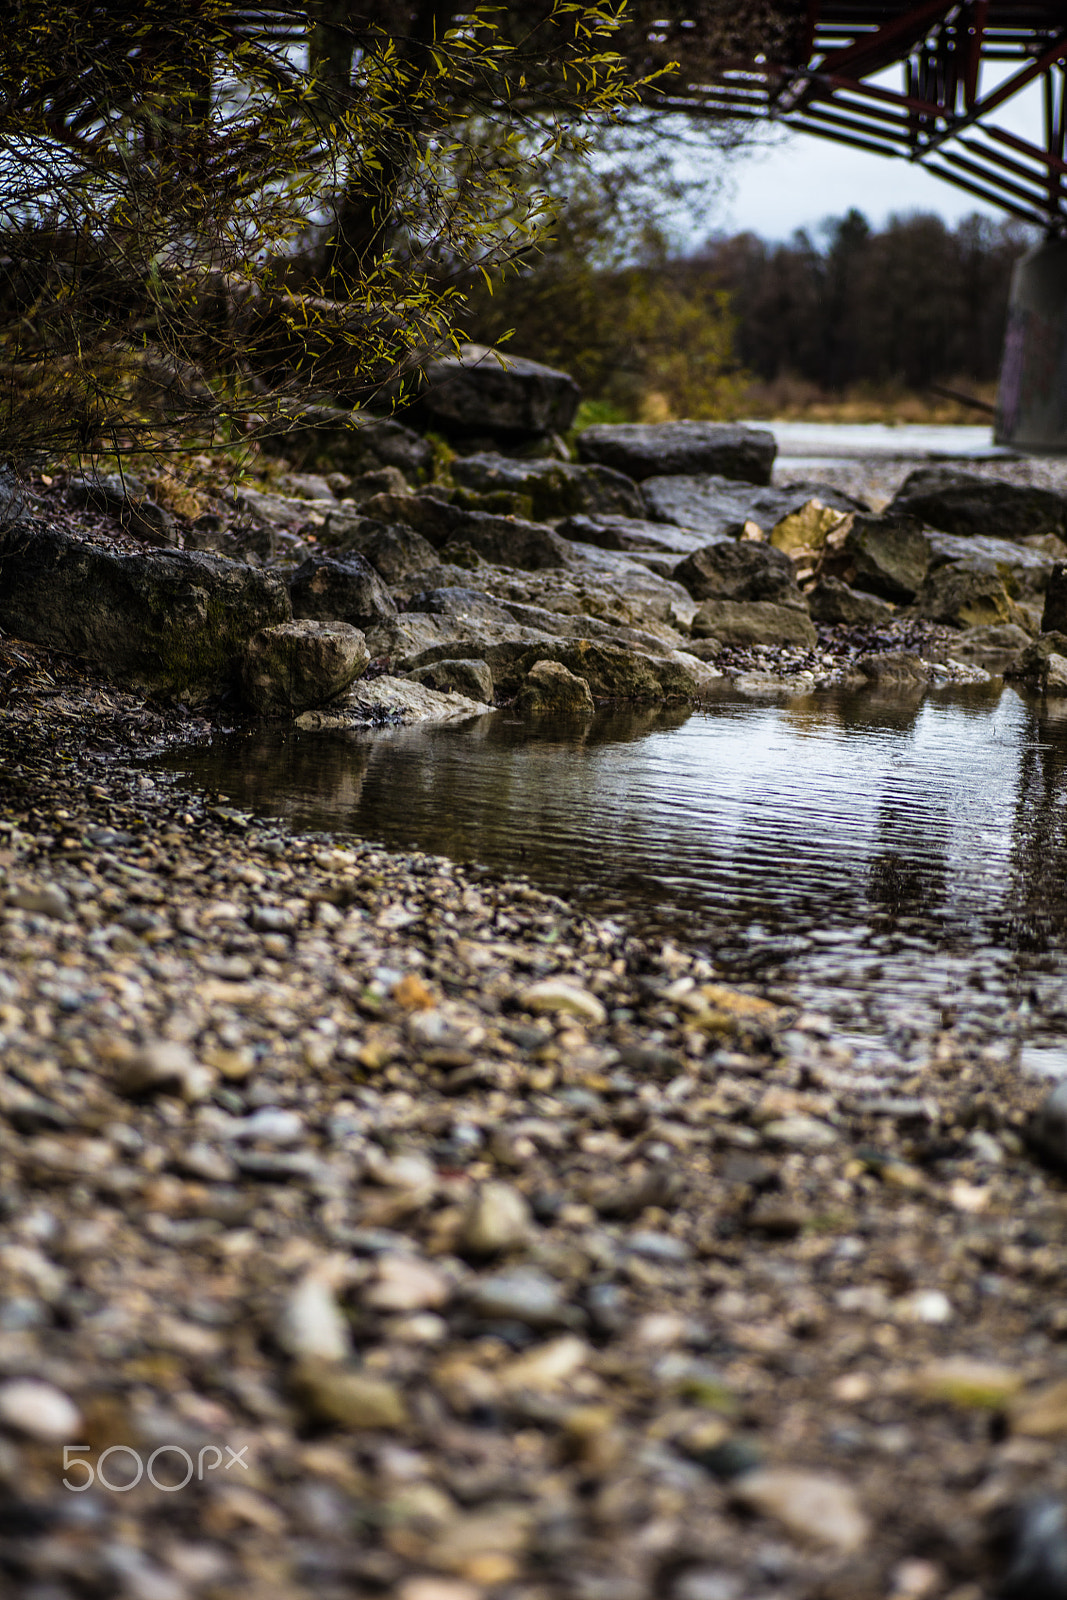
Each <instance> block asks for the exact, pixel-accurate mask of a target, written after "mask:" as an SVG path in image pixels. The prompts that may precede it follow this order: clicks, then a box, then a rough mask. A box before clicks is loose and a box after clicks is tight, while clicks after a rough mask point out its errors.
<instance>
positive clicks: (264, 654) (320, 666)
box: [241, 618, 370, 716]
mask: <svg viewBox="0 0 1067 1600" xmlns="http://www.w3.org/2000/svg"><path fill="white" fill-rule="evenodd" d="M369 665H370V651H369V650H368V649H367V641H366V639H365V637H364V635H363V634H362V633H361V632H360V631H359V629H358V628H354V627H353V626H352V625H351V623H348V622H314V621H311V620H309V619H304V618H301V619H300V620H299V621H293V622H281V623H278V624H277V625H276V626H275V627H273V628H261V629H260V631H259V632H258V633H256V634H253V636H252V638H251V639H249V641H248V643H247V644H246V645H245V648H244V654H243V657H242V661H241V689H242V694H243V697H244V701H245V704H246V705H247V706H249V707H250V709H251V710H253V711H255V712H258V713H259V714H260V715H261V716H262V715H265V714H269V713H270V712H272V711H292V712H297V713H299V712H301V711H307V710H308V709H309V708H310V707H312V706H321V705H325V704H326V703H327V701H330V700H333V699H335V698H336V697H337V695H339V694H343V693H344V691H345V690H346V689H347V688H348V687H349V685H350V684H352V683H354V682H355V680H356V679H357V678H358V677H359V676H360V675H361V674H362V673H364V672H365V671H366V670H367V667H368V666H369Z"/></svg>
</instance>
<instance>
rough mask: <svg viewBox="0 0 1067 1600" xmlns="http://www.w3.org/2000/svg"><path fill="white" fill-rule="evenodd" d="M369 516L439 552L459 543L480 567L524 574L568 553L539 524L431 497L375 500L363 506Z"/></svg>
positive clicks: (381, 497)
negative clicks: (396, 525)
mask: <svg viewBox="0 0 1067 1600" xmlns="http://www.w3.org/2000/svg"><path fill="white" fill-rule="evenodd" d="M367 510H368V511H369V512H370V513H371V514H372V515H373V516H375V517H381V518H382V519H383V520H385V521H388V522H402V523H404V524H405V525H406V526H407V527H410V528H414V529H415V530H416V531H417V532H418V533H421V534H422V535H423V537H424V538H426V539H428V540H429V542H430V543H431V544H432V545H433V546H434V547H435V548H436V549H438V550H440V549H443V548H444V547H445V546H446V545H447V544H449V543H452V542H463V543H465V544H468V545H470V547H471V549H472V550H474V551H475V552H476V554H477V555H479V556H481V558H482V559H483V560H484V561H491V562H493V563H494V564H496V565H499V566H503V567H522V568H524V569H526V570H528V571H536V570H538V569H539V568H541V567H559V566H562V565H563V563H564V561H565V559H566V556H567V552H568V550H569V548H570V546H569V545H568V543H567V541H566V540H565V539H561V538H560V537H559V535H558V534H557V533H555V532H554V531H553V530H552V529H551V528H549V527H546V526H545V525H544V524H543V523H540V522H525V521H523V520H522V519H521V518H519V517H496V516H493V515H491V514H490V513H489V512H487V511H466V510H464V509H462V508H461V507H459V506H452V505H449V504H448V502H447V501H444V500H438V499H436V498H435V497H434V496H432V495H384V494H383V495H375V497H374V499H373V500H369V501H368V502H367Z"/></svg>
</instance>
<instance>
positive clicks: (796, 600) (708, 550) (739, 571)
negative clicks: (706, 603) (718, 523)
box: [673, 539, 807, 610]
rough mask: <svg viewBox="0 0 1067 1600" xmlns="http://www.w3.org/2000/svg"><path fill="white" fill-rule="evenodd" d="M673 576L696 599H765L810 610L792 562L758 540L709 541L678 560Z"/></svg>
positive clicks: (784, 555)
mask: <svg viewBox="0 0 1067 1600" xmlns="http://www.w3.org/2000/svg"><path fill="white" fill-rule="evenodd" d="M673 577H674V580H675V582H676V583H681V584H684V585H685V587H686V588H687V589H688V591H689V593H690V594H691V595H692V596H693V599H694V600H766V601H770V603H771V604H772V605H780V606H798V607H799V608H800V609H801V610H806V609H807V605H806V602H805V599H804V596H803V595H802V594H801V592H800V590H799V588H798V587H797V580H796V568H795V567H794V565H793V563H792V561H791V560H790V559H789V557H788V556H787V555H786V554H785V552H784V551H782V550H776V549H775V548H774V546H773V545H770V544H763V543H761V542H759V541H758V540H753V539H743V540H737V541H733V542H729V543H727V542H722V543H719V544H706V545H704V546H703V547H702V548H701V549H700V550H697V551H696V552H695V553H694V554H693V555H691V556H687V557H686V559H685V560H684V561H681V562H679V564H678V565H677V566H676V567H675V569H674V573H673Z"/></svg>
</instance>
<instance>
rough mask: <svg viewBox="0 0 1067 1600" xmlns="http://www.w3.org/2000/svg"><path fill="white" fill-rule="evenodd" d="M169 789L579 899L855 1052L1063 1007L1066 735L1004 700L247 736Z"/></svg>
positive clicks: (727, 700)
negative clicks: (809, 1020)
mask: <svg viewBox="0 0 1067 1600" xmlns="http://www.w3.org/2000/svg"><path fill="white" fill-rule="evenodd" d="M168 765H170V766H172V767H174V768H176V769H177V770H178V771H179V772H180V773H181V774H182V775H183V777H184V779H185V780H186V781H189V782H192V783H195V784H201V785H204V786H208V787H212V788H218V789H221V790H224V791H225V792H226V793H227V794H228V795H229V796H230V797H231V798H232V799H233V800H234V801H235V802H237V803H239V804H241V805H245V806H247V807H249V808H251V809H252V810H254V811H257V812H258V813H260V814H262V815H272V816H276V817H283V818H285V819H286V820H287V821H288V822H289V823H290V824H291V825H293V826H294V827H297V828H300V829H304V830H316V829H321V830H328V831H331V832H336V833H351V834H354V835H357V836H360V837H362V838H367V839H374V840H379V841H382V842H384V843H386V844H389V845H393V846H417V847H419V848H422V849H425V850H429V851H432V852H435V853H439V854H444V855H449V856H452V857H453V858H455V859H458V860H473V861H477V862H480V863H483V864H485V865H486V866H488V867H491V868H494V869H497V870H505V871H515V870H522V871H525V872H528V873H529V874H530V875H531V876H532V877H534V878H535V879H536V880H537V881H539V882H541V883H543V884H545V885H547V886H550V887H553V888H557V889H560V890H563V891H564V892H566V893H570V894H573V893H576V892H579V891H580V892H582V893H583V894H584V895H585V896H586V897H587V899H588V902H589V903H590V904H591V905H593V906H596V907H597V908H599V909H602V910H608V911H611V912H613V913H616V914H618V913H623V914H625V915H626V916H627V917H628V918H630V919H632V920H636V921H637V922H638V923H640V924H643V925H644V926H645V927H647V928H652V929H655V930H666V929H671V930H674V931H681V932H683V933H684V934H685V935H686V936H687V937H689V938H690V939H693V940H694V941H696V942H698V943H701V944H703V945H705V946H706V947H708V948H709V949H710V950H711V953H712V954H713V956H714V957H715V958H716V959H717V960H718V962H719V963H720V964H721V965H722V966H724V967H725V968H727V969H728V970H730V971H733V972H734V973H738V974H745V973H753V974H754V973H757V972H758V973H759V974H760V975H762V976H764V977H770V978H780V979H781V980H782V981H783V982H785V983H788V984H789V986H790V987H791V988H792V989H793V990H794V991H795V992H798V993H799V995H800V997H801V998H802V999H803V1000H804V1001H805V1002H807V1003H809V1004H812V1005H816V1006H818V1007H819V1008H820V1009H824V1010H831V1011H833V1012H835V1013H836V1014H837V1015H838V1017H839V1018H842V1017H851V1018H852V1019H853V1020H854V1021H855V1022H856V1024H857V1026H860V1027H866V1028H868V1029H870V1028H871V1027H874V1028H877V1029H883V1030H884V1029H886V1028H888V1027H891V1026H892V1027H897V1028H899V1026H900V1025H901V1023H902V1022H904V1023H907V1022H908V1021H909V1020H910V1021H911V1022H913V1023H920V1022H928V1021H929V1020H930V1018H931V1016H932V1015H936V1014H937V1013H939V1012H940V1010H941V1009H942V1007H943V1006H944V1005H945V1003H946V997H947V996H951V998H952V1001H953V1003H955V1004H956V1005H957V1007H962V1008H963V1009H964V1011H966V1010H967V1008H968V1007H970V1010H971V1013H972V1014H974V1015H977V1014H978V1013H980V1012H982V1011H983V1009H984V1010H985V1011H986V1012H989V1010H990V1008H991V1007H993V1008H999V1012H998V1015H999V1016H1000V1017H1002V1018H1003V1019H1004V1021H1005V1025H1007V1024H1008V1022H1010V1018H1011V1015H1012V1013H1013V1011H1014V1009H1015V1007H1016V1001H1017V997H1023V998H1025V997H1026V995H1027V994H1028V993H1029V990H1030V988H1031V987H1032V984H1033V981H1034V977H1035V974H1041V975H1043V981H1045V982H1046V985H1047V982H1048V981H1049V979H1050V978H1052V979H1054V980H1055V981H1056V983H1057V984H1058V985H1059V987H1060V988H1061V989H1062V991H1063V993H1064V995H1065V996H1067V721H1060V720H1057V719H1056V718H1055V717H1054V716H1051V715H1050V714H1049V713H1048V711H1047V710H1044V709H1040V710H1039V709H1036V708H1035V707H1033V706H1030V705H1028V704H1026V703H1024V702H1023V700H1021V699H1020V698H1019V696H1018V695H1016V694H1015V693H1014V692H1013V691H1011V690H1004V689H1001V688H1000V687H999V686H998V685H989V686H983V687H981V688H976V689H967V690H957V691H954V692H952V693H949V692H947V691H945V692H942V693H939V694H936V695H928V696H927V697H925V698H903V697H901V696H896V697H892V698H889V697H885V696H877V697H876V696H873V695H871V694H870V693H864V694H847V693H829V692H822V693H820V694H818V695H811V696H809V697H807V698H805V699H802V700H791V701H789V702H786V703H783V704H778V703H771V704H768V703H753V702H751V701H743V700H741V699H740V698H738V697H737V696H736V694H731V693H729V692H724V693H723V695H722V697H721V699H720V701H719V702H717V703H716V704H715V705H714V706H713V707H712V708H709V709H707V710H702V711H700V712H692V713H691V712H688V711H685V710H669V711H663V710H648V711H641V712H613V713H603V712H602V713H599V714H598V715H597V716H596V717H595V718H593V719H592V720H591V721H589V722H580V723H577V724H575V725H574V726H565V725H561V724H559V723H524V722H521V721H519V720H518V719H517V718H515V717H513V716H511V715H510V714H509V713H506V712H500V713H496V714H494V715H491V716H487V717H483V718H481V719H479V720H478V721H476V722H473V723H467V724H462V725H459V726H445V727H437V728H429V729H420V728H411V729H386V730H381V731H378V732H375V733H369V732H361V733H353V734H292V733H289V734H281V733H273V734H258V735H254V736H251V737H235V738H233V739H229V740H223V741H220V742H219V743H218V744H217V745H216V746H215V747H213V748H212V749H210V750H208V751H196V752H192V753H186V754H184V755H180V756H177V757H174V758H171V760H170V761H169V762H168ZM1060 980H1063V982H1062V983H1061V982H1060ZM961 997H962V998H961ZM1064 1004H1065V1009H1067V1000H1065V1002H1064Z"/></svg>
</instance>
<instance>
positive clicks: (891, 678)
mask: <svg viewBox="0 0 1067 1600" xmlns="http://www.w3.org/2000/svg"><path fill="white" fill-rule="evenodd" d="M856 670H857V672H858V673H859V675H860V676H861V677H862V678H866V680H867V682H868V683H871V684H874V685H875V686H876V687H877V688H885V687H894V686H907V685H909V684H915V685H918V684H926V683H929V681H930V664H929V662H927V661H923V660H922V658H921V657H920V656H916V655H912V654H910V652H908V651H907V650H891V651H889V652H888V654H886V655H871V656H860V658H859V660H858V661H857V662H856Z"/></svg>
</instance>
